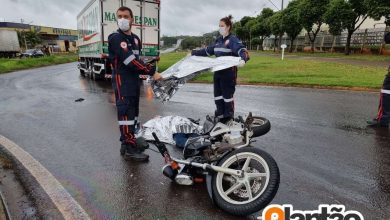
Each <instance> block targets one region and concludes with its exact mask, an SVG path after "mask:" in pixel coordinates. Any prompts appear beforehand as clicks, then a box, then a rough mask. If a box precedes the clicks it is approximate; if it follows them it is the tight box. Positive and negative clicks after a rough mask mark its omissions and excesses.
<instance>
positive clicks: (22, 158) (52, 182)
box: [0, 135, 90, 220]
mask: <svg viewBox="0 0 390 220" xmlns="http://www.w3.org/2000/svg"><path fill="white" fill-rule="evenodd" d="M0 145H1V146H3V148H4V149H5V150H6V151H7V153H8V154H10V155H11V156H12V157H13V158H14V159H15V160H16V161H17V162H18V164H20V166H21V168H22V169H23V170H24V171H26V173H29V174H30V175H31V176H32V178H33V179H34V180H35V182H36V183H37V184H38V185H39V187H40V188H41V189H42V190H43V191H44V192H45V194H46V195H47V197H48V198H49V199H50V201H51V203H52V204H53V206H54V207H55V208H56V209H57V210H58V211H59V213H60V214H61V215H62V217H63V219H66V220H68V219H69V220H73V219H82V220H84V219H85V220H89V219H90V217H89V216H88V214H87V212H86V211H85V210H84V209H83V208H82V207H81V206H80V205H79V204H78V203H77V202H76V200H74V199H73V197H72V196H71V195H70V194H69V193H68V192H67V191H66V189H65V188H64V187H63V186H62V185H61V183H60V182H59V181H58V180H57V179H56V178H55V177H54V176H53V175H52V174H51V173H50V172H49V171H48V170H47V169H46V168H45V167H43V165H42V164H41V163H39V162H38V161H37V160H35V159H34V158H33V157H32V156H31V155H30V154H29V153H28V152H26V151H24V150H23V149H22V148H21V147H19V146H18V145H16V144H15V143H14V142H12V141H11V140H9V139H7V138H6V137H4V136H2V135H0Z"/></svg>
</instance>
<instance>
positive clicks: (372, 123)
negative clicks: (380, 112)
mask: <svg viewBox="0 0 390 220" xmlns="http://www.w3.org/2000/svg"><path fill="white" fill-rule="evenodd" d="M367 124H368V126H370V127H389V123H384V122H382V121H378V119H373V120H371V121H367Z"/></svg>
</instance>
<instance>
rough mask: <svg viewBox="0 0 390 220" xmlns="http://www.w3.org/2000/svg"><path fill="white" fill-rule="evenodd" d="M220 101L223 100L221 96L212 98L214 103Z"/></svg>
mask: <svg viewBox="0 0 390 220" xmlns="http://www.w3.org/2000/svg"><path fill="white" fill-rule="evenodd" d="M222 99H223V97H222V96H217V97H214V100H215V101H218V100H222Z"/></svg>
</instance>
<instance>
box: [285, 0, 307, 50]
mask: <svg viewBox="0 0 390 220" xmlns="http://www.w3.org/2000/svg"><path fill="white" fill-rule="evenodd" d="M299 3H300V0H293V1H291V2H290V3H289V4H288V6H287V8H286V9H285V10H283V12H282V13H283V16H282V28H283V29H284V30H285V31H286V33H287V35H288V37H289V38H290V48H289V52H290V53H291V52H292V50H293V49H292V48H293V45H294V41H295V39H296V38H297V36H298V35H299V34H300V33H301V31H302V29H303V26H302V24H301V22H300V20H299Z"/></svg>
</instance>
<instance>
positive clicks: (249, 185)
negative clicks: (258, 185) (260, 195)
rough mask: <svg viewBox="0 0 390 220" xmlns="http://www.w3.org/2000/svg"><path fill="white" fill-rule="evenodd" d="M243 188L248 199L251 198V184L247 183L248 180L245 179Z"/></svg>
mask: <svg viewBox="0 0 390 220" xmlns="http://www.w3.org/2000/svg"><path fill="white" fill-rule="evenodd" d="M245 188H246V191H247V193H248V197H249V200H251V199H252V198H253V195H252V189H251V184H250V183H249V181H245Z"/></svg>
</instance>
